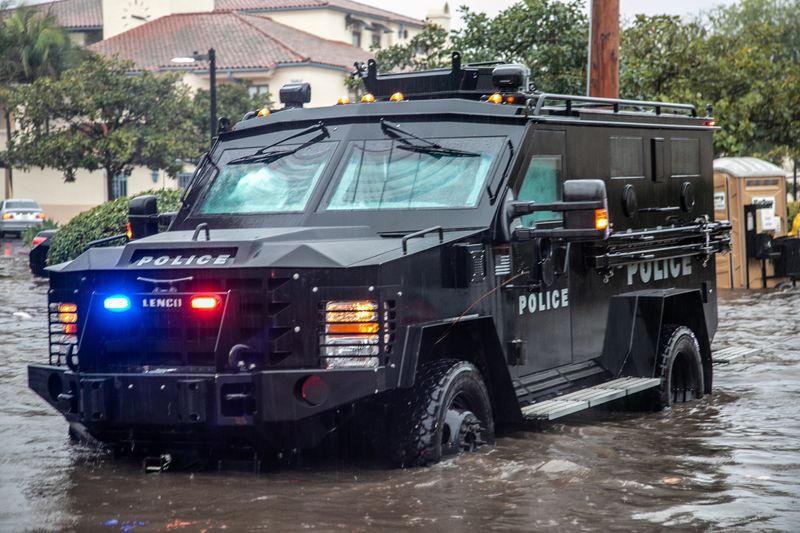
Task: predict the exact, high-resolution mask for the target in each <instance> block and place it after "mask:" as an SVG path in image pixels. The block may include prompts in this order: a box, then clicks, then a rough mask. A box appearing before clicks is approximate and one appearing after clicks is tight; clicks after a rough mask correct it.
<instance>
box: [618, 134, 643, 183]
mask: <svg viewBox="0 0 800 533" xmlns="http://www.w3.org/2000/svg"><path fill="white" fill-rule="evenodd" d="M610 145H611V154H610V155H611V158H610V159H611V177H612V178H643V177H644V155H643V147H642V138H641V137H611V143H610Z"/></svg>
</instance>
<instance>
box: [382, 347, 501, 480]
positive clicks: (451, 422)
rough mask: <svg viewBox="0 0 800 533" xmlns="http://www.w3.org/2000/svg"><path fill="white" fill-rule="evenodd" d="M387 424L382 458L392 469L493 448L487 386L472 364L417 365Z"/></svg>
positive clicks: (432, 363) (444, 361)
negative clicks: (409, 386) (487, 446)
mask: <svg viewBox="0 0 800 533" xmlns="http://www.w3.org/2000/svg"><path fill="white" fill-rule="evenodd" d="M389 424H390V430H389V432H388V433H389V435H388V442H386V449H385V452H386V455H387V459H388V462H389V465H390V466H392V467H396V468H403V467H414V466H425V465H429V464H432V463H436V462H438V461H440V460H441V459H442V457H445V456H449V455H455V454H457V453H459V452H461V451H471V450H473V449H475V448H477V447H478V446H481V445H483V444H494V418H493V416H492V405H491V400H490V399H489V392H488V391H487V389H486V385H485V384H484V382H483V379H482V378H481V374H480V372H479V371H478V370H477V369H476V368H475V367H474V366H473V365H472V364H471V363H468V362H465V361H459V360H456V359H442V360H437V361H430V362H426V363H423V364H422V365H420V367H419V369H418V371H417V376H416V379H415V383H414V386H413V387H412V388H410V389H408V390H404V391H401V392H400V393H399V395H398V397H397V398H396V400H395V403H394V405H393V406H392V416H391V418H390V420H389Z"/></svg>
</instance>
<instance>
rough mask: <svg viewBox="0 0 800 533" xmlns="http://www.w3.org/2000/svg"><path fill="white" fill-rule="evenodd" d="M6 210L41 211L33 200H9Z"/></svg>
mask: <svg viewBox="0 0 800 533" xmlns="http://www.w3.org/2000/svg"><path fill="white" fill-rule="evenodd" d="M6 209H41V208H40V207H39V204H37V203H36V202H34V201H33V200H7V201H6Z"/></svg>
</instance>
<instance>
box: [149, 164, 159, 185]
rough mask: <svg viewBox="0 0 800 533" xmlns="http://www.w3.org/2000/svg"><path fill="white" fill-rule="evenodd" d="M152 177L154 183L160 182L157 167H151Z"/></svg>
mask: <svg viewBox="0 0 800 533" xmlns="http://www.w3.org/2000/svg"><path fill="white" fill-rule="evenodd" d="M150 179H151V180H152V181H153V183H158V169H157V168H151V169H150Z"/></svg>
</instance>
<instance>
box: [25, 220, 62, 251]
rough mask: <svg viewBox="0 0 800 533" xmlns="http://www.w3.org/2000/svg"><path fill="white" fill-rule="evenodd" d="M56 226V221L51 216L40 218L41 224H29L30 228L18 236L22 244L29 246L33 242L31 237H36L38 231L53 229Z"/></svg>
mask: <svg viewBox="0 0 800 533" xmlns="http://www.w3.org/2000/svg"><path fill="white" fill-rule="evenodd" d="M57 227H58V223H56V221H55V220H53V219H52V218H46V219H44V220H42V223H41V224H36V225H35V226H31V227H30V228H28V229H26V230H25V231H23V232H22V235H21V236H20V238H21V239H22V244H24V245H25V246H30V245H31V243H32V242H33V238H34V237H36V234H37V233H39V232H40V231H44V230H46V229H55V228H57Z"/></svg>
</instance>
